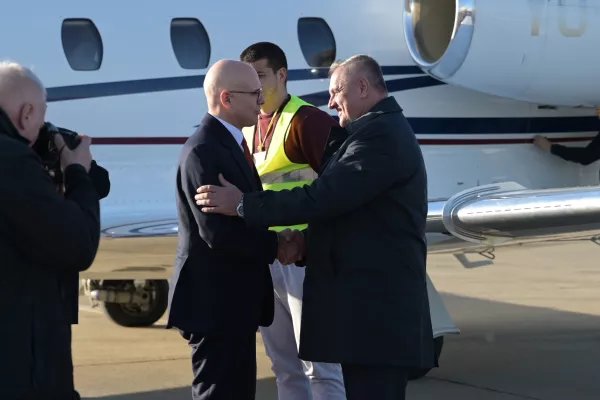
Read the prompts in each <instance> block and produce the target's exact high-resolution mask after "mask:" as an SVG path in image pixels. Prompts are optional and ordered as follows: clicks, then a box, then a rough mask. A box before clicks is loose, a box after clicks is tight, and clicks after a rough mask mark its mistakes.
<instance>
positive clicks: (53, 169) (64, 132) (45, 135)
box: [32, 122, 81, 186]
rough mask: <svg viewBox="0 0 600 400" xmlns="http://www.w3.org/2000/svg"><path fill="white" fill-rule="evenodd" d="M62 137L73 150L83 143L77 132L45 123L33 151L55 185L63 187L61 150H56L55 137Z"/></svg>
mask: <svg viewBox="0 0 600 400" xmlns="http://www.w3.org/2000/svg"><path fill="white" fill-rule="evenodd" d="M55 135H61V136H62V138H63V140H64V142H65V145H66V146H67V147H68V148H69V149H71V150H73V149H75V148H76V147H77V146H78V145H79V143H80V142H81V138H80V137H79V135H78V134H77V132H73V131H71V130H69V129H66V128H60V127H57V126H55V125H54V124H52V123H50V122H45V123H44V125H43V126H42V128H41V129H40V131H39V135H38V139H37V140H36V141H35V143H34V145H33V146H32V149H33V151H35V152H36V153H37V155H38V156H39V157H40V159H41V160H42V163H43V165H44V166H45V167H46V169H47V170H48V172H49V173H50V176H52V179H53V181H54V183H55V184H57V185H60V186H62V184H63V177H62V171H61V169H60V149H58V148H56V144H55V143H54V136H55Z"/></svg>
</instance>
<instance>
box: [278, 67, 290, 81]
mask: <svg viewBox="0 0 600 400" xmlns="http://www.w3.org/2000/svg"><path fill="white" fill-rule="evenodd" d="M287 75H288V72H287V69H285V68H279V71H277V78H278V79H279V81H280V82H281V83H283V84H285V83H286V82H287Z"/></svg>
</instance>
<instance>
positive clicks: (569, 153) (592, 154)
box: [550, 134, 600, 165]
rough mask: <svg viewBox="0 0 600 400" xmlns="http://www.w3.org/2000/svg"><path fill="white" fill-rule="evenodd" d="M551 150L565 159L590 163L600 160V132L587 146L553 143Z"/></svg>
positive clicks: (584, 163)
mask: <svg viewBox="0 0 600 400" xmlns="http://www.w3.org/2000/svg"><path fill="white" fill-rule="evenodd" d="M550 152H551V153H552V154H554V155H555V156H558V157H560V158H562V159H563V160H565V161H571V162H575V163H578V164H581V165H589V164H591V163H593V162H595V161H598V160H600V134H598V135H596V137H595V138H594V139H592V141H591V142H590V143H589V144H588V145H587V146H585V147H567V146H563V145H560V144H553V145H552V147H551V148H550Z"/></svg>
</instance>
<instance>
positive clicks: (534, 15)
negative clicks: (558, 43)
mask: <svg viewBox="0 0 600 400" xmlns="http://www.w3.org/2000/svg"><path fill="white" fill-rule="evenodd" d="M546 2H548V0H529V8H530V9H531V36H539V35H540V28H541V25H542V10H543V9H544V4H545V3H546ZM573 3H576V4H573ZM557 10H558V15H557V16H556V24H557V26H558V31H559V32H560V34H561V35H562V36H563V37H571V38H572V37H581V36H583V34H584V33H585V32H586V30H587V27H588V17H587V14H588V11H589V10H588V8H587V0H558V4H557ZM569 14H571V15H573V16H576V18H574V19H575V20H577V22H573V21H571V22H570V23H568V22H567V16H568V15H569ZM571 19H573V18H571ZM547 22H550V21H547Z"/></svg>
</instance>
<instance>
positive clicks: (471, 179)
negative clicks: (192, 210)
mask: <svg viewBox="0 0 600 400" xmlns="http://www.w3.org/2000/svg"><path fill="white" fill-rule="evenodd" d="M285 7H286V9H285V11H284V9H283V8H282V7H263V8H261V9H259V8H258V7H257V4H256V3H253V2H247V1H237V0H234V1H233V2H227V3H225V4H219V3H218V2H212V3H211V2H199V1H192V0H172V1H161V2H156V1H154V2H152V1H151V2H148V1H141V0H133V1H129V2H125V3H124V2H122V1H116V0H105V1H102V2H100V3H89V2H81V1H77V0H54V1H51V2H49V1H42V0H34V2H33V3H31V2H29V3H18V2H11V3H10V4H9V5H6V6H5V7H4V9H3V12H2V13H1V14H0V27H1V28H0V31H1V32H3V34H2V37H3V40H2V44H1V46H0V58H4V59H12V60H15V61H18V62H20V63H23V64H25V65H27V66H30V67H32V68H33V69H34V71H35V72H36V73H37V74H38V75H39V76H40V77H41V78H42V80H43V81H44V82H45V84H46V85H47V88H48V101H49V109H48V117H47V119H48V120H49V121H51V122H52V123H54V124H55V125H57V126H62V127H65V128H68V129H71V130H75V131H78V132H84V133H86V134H88V135H90V136H92V137H93V143H94V144H93V153H94V156H95V159H96V160H97V161H98V163H99V164H100V165H102V166H103V167H105V168H106V169H108V171H109V172H110V177H111V182H112V188H111V193H110V195H109V196H108V197H107V198H106V199H104V200H103V201H102V229H103V235H104V239H103V246H111V245H112V244H114V243H118V242H119V241H121V240H129V241H130V243H133V244H135V245H138V247H137V248H138V251H139V252H142V253H144V252H148V253H151V251H152V250H153V249H154V248H156V247H158V246H160V245H161V242H163V241H164V242H166V243H167V248H168V249H170V250H169V251H168V256H167V259H166V261H160V260H156V261H152V260H146V264H147V265H146V266H131V265H129V264H127V263H126V262H122V261H120V260H119V259H118V257H115V258H114V259H113V260H104V261H103V263H102V265H99V263H96V264H95V265H94V266H92V267H91V268H90V269H89V270H88V271H86V272H85V273H82V274H81V275H82V276H81V277H82V280H83V287H84V288H85V293H86V294H87V295H88V296H90V297H91V298H93V299H94V300H95V301H99V302H101V303H103V305H104V308H105V310H106V312H107V314H108V316H109V317H110V318H111V319H112V320H113V321H115V322H116V323H118V324H120V325H123V326H147V325H151V324H153V323H154V322H156V321H157V320H158V319H159V318H160V317H161V316H162V315H163V313H164V311H165V309H166V307H167V300H166V299H167V291H168V279H169V278H170V275H171V271H172V270H171V267H172V261H173V258H174V255H175V247H176V241H177V238H176V235H177V218H176V209H175V172H176V167H177V159H178V154H179V150H180V148H181V145H182V144H183V143H184V142H185V140H186V138H187V137H188V136H189V135H190V134H191V133H192V132H193V131H194V126H195V125H196V124H198V123H199V121H200V119H201V118H202V116H203V114H204V113H205V111H206V103H205V99H204V93H203V91H202V84H203V79H204V74H205V73H206V71H207V69H208V68H209V66H210V65H212V63H214V62H215V61H217V60H219V59H222V58H231V59H237V58H238V56H239V54H240V52H241V51H242V50H243V49H244V48H245V47H247V46H248V45H250V44H251V43H254V42H257V41H272V42H275V43H277V44H278V45H279V46H281V47H282V48H283V50H284V51H285V52H286V55H287V57H288V63H289V83H288V88H289V91H290V92H291V93H293V94H296V95H299V96H301V97H303V98H304V99H305V100H307V101H309V102H311V103H312V104H314V105H316V106H319V107H321V108H322V109H327V103H328V99H329V94H328V79H327V69H328V67H329V65H330V64H331V63H332V62H333V61H334V60H335V59H339V58H346V57H349V56H351V55H354V54H357V53H367V54H369V55H371V56H373V57H374V58H375V59H376V60H377V61H378V62H379V63H380V64H381V65H382V69H383V73H384V75H385V79H386V83H387V86H388V89H389V92H390V94H391V95H393V96H395V98H396V99H397V100H398V102H399V104H400V105H401V106H402V107H403V109H404V112H405V115H406V116H407V117H408V119H409V121H410V123H411V125H412V127H413V129H414V131H415V133H416V134H417V137H418V139H419V141H420V143H421V146H422V150H423V153H424V156H425V160H426V165H427V171H428V177H429V194H430V198H431V202H430V209H429V219H428V232H429V239H430V240H429V251H431V252H436V251H445V252H454V253H455V254H459V255H461V257H462V256H464V253H468V252H486V251H489V249H490V248H493V247H494V246H498V245H510V244H513V243H520V242H523V241H537V240H549V239H555V238H562V237H567V236H572V235H579V236H585V237H594V235H596V234H597V233H598V230H599V229H600V212H599V211H600V188H599V187H598V186H597V185H598V171H597V168H596V167H594V166H592V167H583V166H581V165H577V164H574V163H567V162H564V161H562V160H560V159H558V158H556V157H550V156H548V155H547V154H542V153H541V152H540V151H539V150H537V149H536V148H535V147H534V146H533V145H532V144H531V143H532V139H533V137H534V136H535V135H536V134H543V135H545V136H546V137H548V138H550V139H551V140H553V141H554V142H561V143H565V144H570V145H582V144H585V143H586V142H588V141H589V140H590V139H591V138H592V137H594V136H595V135H596V133H597V131H598V118H597V115H596V107H598V105H599V104H600V79H598V78H599V77H600V76H599V75H600V72H599V71H600V70H599V69H598V65H599V64H598V62H599V60H600V53H599V52H598V51H597V49H598V45H599V44H600V0H529V1H516V0H502V1H489V0H488V1H485V0H372V1H364V0H345V1H338V0H335V1H329V2H323V1H316V0H306V1H302V2H297V3H295V2H290V3H286V5H285ZM596 22H599V23H596ZM168 246H171V247H168ZM461 260H462V262H463V263H464V265H465V266H470V265H469V264H468V263H467V261H465V259H464V257H463V258H461ZM153 262H154V264H153ZM428 283H429V293H430V300H431V316H432V321H433V326H434V336H435V338H436V342H437V344H438V351H441V346H442V343H443V336H444V335H446V334H451V333H458V332H459V331H458V328H457V327H456V326H455V325H454V324H453V322H452V320H451V318H450V316H449V315H448V312H447V311H446V308H445V307H444V304H443V302H442V300H441V298H440V296H439V295H438V293H437V291H436V290H435V287H434V286H433V284H432V283H431V281H429V282H428Z"/></svg>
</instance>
